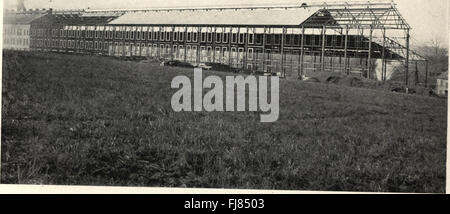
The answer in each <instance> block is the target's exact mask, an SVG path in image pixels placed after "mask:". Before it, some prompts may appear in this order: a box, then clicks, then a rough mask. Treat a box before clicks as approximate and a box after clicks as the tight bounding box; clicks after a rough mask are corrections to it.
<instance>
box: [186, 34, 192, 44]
mask: <svg viewBox="0 0 450 214" xmlns="http://www.w3.org/2000/svg"><path fill="white" fill-rule="evenodd" d="M191 34H192V33H191V32H188V33H187V41H188V42H190V41H191Z"/></svg>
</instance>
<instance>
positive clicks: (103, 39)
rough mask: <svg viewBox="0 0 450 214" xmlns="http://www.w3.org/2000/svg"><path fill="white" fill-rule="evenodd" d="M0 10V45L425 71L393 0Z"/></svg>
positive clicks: (283, 70) (300, 69)
mask: <svg viewBox="0 0 450 214" xmlns="http://www.w3.org/2000/svg"><path fill="white" fill-rule="evenodd" d="M4 14H5V15H4V26H5V27H4V32H3V33H4V48H6V49H21V50H28V51H52V52H63V53H78V54H96V55H108V56H116V57H147V58H157V59H164V60H177V61H184V62H188V63H191V64H199V63H218V64H224V65H228V66H230V67H233V68H237V69H242V70H248V71H251V72H254V73H261V74H262V73H266V74H268V73H269V74H270V73H272V74H278V75H280V76H282V77H285V78H301V77H303V76H307V75H308V74H309V73H311V72H339V73H342V74H346V75H357V76H361V77H365V78H370V79H376V80H380V81H384V80H388V79H390V77H391V76H392V73H393V71H394V70H397V71H398V70H399V68H400V70H401V72H404V78H405V79H404V82H405V83H406V84H410V83H419V81H420V82H424V83H426V78H427V75H428V74H427V73H428V71H427V67H428V66H427V61H426V59H424V58H423V57H421V56H420V55H418V54H417V53H415V52H414V51H412V50H411V49H410V31H411V27H410V26H409V25H408V23H407V22H406V20H405V19H404V18H403V17H402V15H401V14H400V12H399V11H398V10H397V8H396V5H395V4H394V3H393V2H376V3H370V2H339V3H322V4H307V3H303V4H301V5H279V6H259V7H257V6H252V7H203V8H153V9H136V10H130V9H127V10H125V9H124V10H78V11H57V10H51V9H50V10H19V11H6V12H5V13H4ZM418 63H420V66H418ZM419 67H420V68H421V69H419ZM419 72H420V73H424V74H425V79H423V80H419V75H418V74H419ZM411 74H414V75H411ZM421 76H423V75H421Z"/></svg>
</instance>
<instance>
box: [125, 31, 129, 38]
mask: <svg viewBox="0 0 450 214" xmlns="http://www.w3.org/2000/svg"><path fill="white" fill-rule="evenodd" d="M129 38H130V32H129V31H127V32H126V35H125V39H129Z"/></svg>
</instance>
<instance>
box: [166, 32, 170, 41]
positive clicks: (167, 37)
mask: <svg viewBox="0 0 450 214" xmlns="http://www.w3.org/2000/svg"><path fill="white" fill-rule="evenodd" d="M166 41H170V32H166Z"/></svg>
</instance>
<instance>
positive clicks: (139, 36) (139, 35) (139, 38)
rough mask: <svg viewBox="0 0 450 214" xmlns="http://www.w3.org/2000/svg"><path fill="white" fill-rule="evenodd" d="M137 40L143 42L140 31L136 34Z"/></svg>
mask: <svg viewBox="0 0 450 214" xmlns="http://www.w3.org/2000/svg"><path fill="white" fill-rule="evenodd" d="M136 39H137V40H141V32H139V31H138V32H137V34H136Z"/></svg>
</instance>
